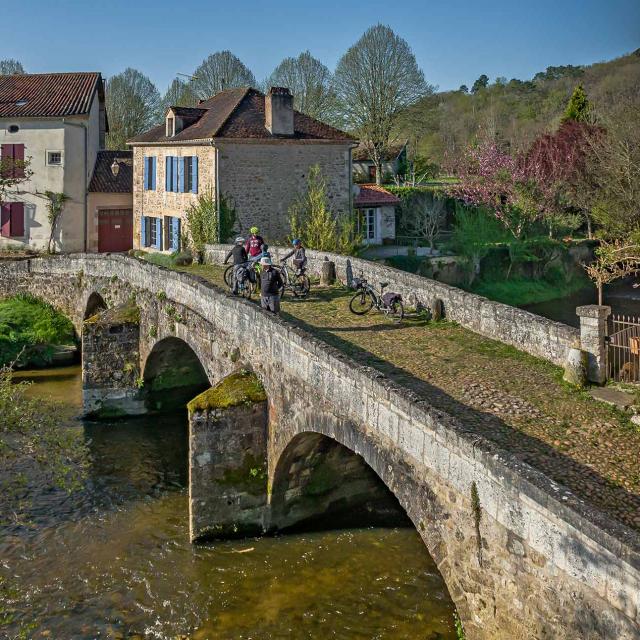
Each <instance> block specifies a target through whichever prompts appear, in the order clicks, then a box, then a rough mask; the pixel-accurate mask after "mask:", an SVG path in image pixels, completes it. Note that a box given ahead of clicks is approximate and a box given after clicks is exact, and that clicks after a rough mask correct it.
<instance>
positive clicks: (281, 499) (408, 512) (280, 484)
mask: <svg viewBox="0 0 640 640" xmlns="http://www.w3.org/2000/svg"><path fill="white" fill-rule="evenodd" d="M295 423H296V425H297V427H298V428H295V427H294V429H293V430H291V431H289V436H288V438H287V439H285V440H280V441H279V442H278V444H277V447H276V451H277V452H276V453H275V454H273V455H272V457H271V460H270V465H269V467H270V473H269V478H270V487H271V489H270V506H271V521H270V524H271V528H272V530H277V529H279V528H284V529H285V530H286V529H288V528H293V527H294V526H295V525H294V524H292V520H294V519H295V518H298V517H300V516H301V515H304V512H303V511H302V509H304V508H305V507H308V506H310V504H311V503H307V504H304V503H303V504H302V509H300V510H298V511H297V512H296V511H295V509H296V508H297V505H296V504H295V503H294V504H289V505H287V504H286V502H287V499H288V498H287V492H290V493H289V496H294V500H295V499H296V498H295V497H296V496H297V495H300V494H301V493H303V492H304V489H303V488H302V487H300V486H298V487H296V486H289V485H290V484H292V478H291V469H292V468H293V469H295V473H296V475H298V476H299V477H302V476H303V475H305V471H304V460H305V457H310V458H313V457H314V456H318V455H326V453H327V452H331V451H333V455H336V453H337V455H336V458H335V461H336V462H338V461H341V462H343V463H344V462H347V461H349V460H351V464H352V465H354V467H356V468H359V469H360V471H363V470H364V469H366V471H367V472H368V473H367V475H366V476H363V478H362V480H366V483H367V486H369V487H371V486H376V491H377V494H378V495H381V496H384V498H385V500H386V502H385V507H384V508H383V509H382V510H381V511H380V513H379V514H378V516H379V517H380V518H381V520H382V522H384V518H385V517H386V518H387V521H389V520H392V519H394V518H395V523H396V524H398V523H399V522H401V521H402V518H404V524H410V525H412V526H413V527H414V528H415V530H416V531H417V532H418V535H419V536H420V538H421V539H422V541H423V543H424V545H425V547H426V550H427V552H428V553H429V555H430V556H431V558H432V559H433V560H434V562H435V563H436V565H437V567H438V570H439V572H440V575H441V576H442V579H443V581H444V584H445V586H446V588H447V590H448V592H449V595H450V597H451V599H452V601H453V603H454V604H455V606H456V609H457V612H458V616H459V617H460V620H461V621H462V623H463V625H464V628H465V630H466V632H467V633H468V634H470V636H471V637H473V633H474V631H475V630H476V629H477V627H476V624H475V619H474V617H473V615H472V610H471V606H470V603H469V602H468V600H467V598H466V597H465V590H464V589H463V588H462V585H461V583H460V580H459V577H458V575H457V573H456V571H455V568H454V567H452V566H451V564H450V560H449V559H448V557H447V551H446V549H447V544H446V540H445V539H444V537H443V533H442V530H441V528H440V526H439V525H440V524H441V523H440V522H438V519H440V520H442V519H444V518H447V517H448V515H447V514H446V510H445V509H443V508H442V507H441V505H439V503H438V499H437V495H436V492H435V491H434V490H433V489H432V488H431V487H429V486H428V485H427V483H426V482H425V481H422V480H418V479H417V477H416V475H415V474H413V473H412V472H411V471H412V465H411V463H410V462H408V461H407V460H405V459H403V457H402V455H401V454H399V453H398V452H397V451H390V450H389V448H388V447H385V446H383V445H382V444H380V443H378V442H377V441H376V440H375V439H374V438H373V437H372V436H371V435H369V434H367V433H366V430H363V429H360V428H358V426H356V425H355V424H353V423H350V422H348V421H345V420H341V419H338V418H336V417H335V416H333V415H330V414H327V413H322V414H321V415H318V414H316V415H315V416H314V415H311V414H310V413H307V412H301V413H300V414H298V416H297V419H296V420H295ZM330 455H331V454H330ZM354 460H357V463H355V464H354V462H353V461H354ZM342 468H343V469H344V465H343V467H342ZM327 471H328V469H326V468H325V469H322V468H321V471H320V475H319V477H317V481H316V487H318V489H319V490H320V492H321V491H322V489H323V488H328V489H331V488H332V486H331V482H330V480H329V484H328V485H325V487H323V486H322V484H323V482H326V481H327V475H328V474H327ZM353 471H356V469H355V468H354V469H353ZM356 476H357V472H356ZM308 477H310V478H311V483H312V492H311V493H313V490H314V489H315V488H316V487H314V486H313V482H314V473H313V472H311V473H310V474H309V476H308ZM338 480H340V477H338ZM293 484H295V479H294V480H293ZM307 484H308V483H307ZM381 485H382V487H383V488H384V489H383V490H381V488H380V487H381ZM336 486H339V482H338V483H337V485H336ZM361 488H362V490H364V485H363V486H362V487H361ZM333 495H334V496H335V497H337V498H338V499H340V495H339V493H334V494H333ZM330 499H331V493H330V492H329V500H330ZM303 500H304V495H303ZM420 503H421V504H422V505H423V507H424V505H425V504H428V505H429V506H428V508H427V509H426V510H427V511H429V512H430V514H431V516H432V518H431V520H430V521H425V520H424V519H423V517H424V516H423V515H422V514H423V513H424V509H422V514H421V513H419V510H418V509H417V508H416V505H417V504H420ZM316 504H317V506H318V507H320V508H322V504H321V503H316ZM344 506H345V507H346V506H348V505H344ZM363 506H364V508H365V509H366V507H367V504H366V502H365V504H364V505H363ZM398 508H400V510H401V513H398V511H397V510H395V509H398ZM356 513H357V512H356ZM312 522H313V518H309V519H308V520H307V524H311V523H312ZM302 526H303V528H304V523H303V525H302Z"/></svg>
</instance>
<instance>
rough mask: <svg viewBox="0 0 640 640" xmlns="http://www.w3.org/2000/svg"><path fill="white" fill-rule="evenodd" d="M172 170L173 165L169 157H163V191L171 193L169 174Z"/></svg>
mask: <svg viewBox="0 0 640 640" xmlns="http://www.w3.org/2000/svg"><path fill="white" fill-rule="evenodd" d="M172 170H173V163H172V161H171V156H165V159H164V190H165V191H167V192H169V191H171V172H172Z"/></svg>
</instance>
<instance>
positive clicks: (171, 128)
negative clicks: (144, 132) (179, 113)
mask: <svg viewBox="0 0 640 640" xmlns="http://www.w3.org/2000/svg"><path fill="white" fill-rule="evenodd" d="M174 123H175V120H174V119H173V118H167V138H172V137H173V136H174V135H175V128H174Z"/></svg>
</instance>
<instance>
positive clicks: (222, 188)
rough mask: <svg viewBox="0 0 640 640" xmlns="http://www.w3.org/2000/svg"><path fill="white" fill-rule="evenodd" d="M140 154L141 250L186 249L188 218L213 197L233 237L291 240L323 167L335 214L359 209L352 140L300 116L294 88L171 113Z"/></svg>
mask: <svg viewBox="0 0 640 640" xmlns="http://www.w3.org/2000/svg"><path fill="white" fill-rule="evenodd" d="M129 144H130V145H131V146H132V147H133V210H134V246H135V247H137V248H147V249H151V250H160V251H174V250H176V249H178V248H179V247H180V238H181V235H182V232H183V226H184V220H185V215H186V210H187V208H188V207H189V205H191V204H193V203H194V202H196V201H197V199H198V196H199V194H203V193H211V194H212V195H213V196H214V198H215V199H216V203H217V206H218V207H219V206H220V198H221V197H223V198H224V199H225V200H227V201H229V202H230V203H231V204H232V205H233V206H234V207H235V210H236V230H237V231H238V232H239V233H243V234H246V233H247V231H248V229H249V228H250V227H252V226H254V225H255V226H257V227H259V229H260V232H261V234H262V235H263V236H265V237H266V238H267V240H268V241H269V242H270V243H273V242H274V241H276V240H282V239H284V238H286V236H287V235H288V233H289V214H288V210H289V206H290V205H291V204H292V202H293V201H294V200H295V198H296V197H297V195H298V194H299V193H301V192H303V191H304V190H305V189H306V187H307V177H308V173H309V168H310V167H312V166H313V165H319V166H320V168H321V171H322V174H323V176H324V178H325V180H326V182H327V189H328V199H329V202H330V206H331V208H332V210H333V212H334V213H335V214H345V213H350V212H351V211H352V210H353V196H352V188H351V187H352V159H351V151H352V148H353V147H355V146H356V145H355V141H354V139H353V138H352V137H351V136H350V135H349V134H347V133H344V132H342V131H339V130H338V129H335V128H333V127H331V126H329V125H327V124H325V123H323V122H319V121H318V120H315V119H313V118H311V117H309V116H307V115H305V114H302V113H299V112H297V111H294V109H293V96H292V95H291V93H290V91H289V89H286V88H278V87H272V88H271V89H270V91H269V93H268V94H267V95H264V94H263V93H261V92H260V91H257V90H256V89H252V88H233V89H227V90H224V91H221V92H220V93H217V94H216V95H215V96H213V97H212V98H209V99H208V100H205V101H202V102H200V104H199V105H198V106H197V107H193V108H186V107H170V108H169V109H168V110H167V112H166V116H165V121H164V122H163V123H162V124H161V125H159V126H156V127H154V128H153V129H150V130H149V131H147V132H145V133H143V134H141V135H139V136H136V137H135V138H133V139H132V140H130V141H129Z"/></svg>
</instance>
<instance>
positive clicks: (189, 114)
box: [169, 107, 206, 118]
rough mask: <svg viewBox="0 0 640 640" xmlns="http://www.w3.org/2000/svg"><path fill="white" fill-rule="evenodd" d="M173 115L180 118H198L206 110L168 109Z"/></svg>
mask: <svg viewBox="0 0 640 640" xmlns="http://www.w3.org/2000/svg"><path fill="white" fill-rule="evenodd" d="M169 108H170V109H171V110H172V111H173V113H175V114H176V115H177V116H180V117H181V118H199V117H200V116H202V115H204V112H205V111H206V109H200V108H198V107H169Z"/></svg>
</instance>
